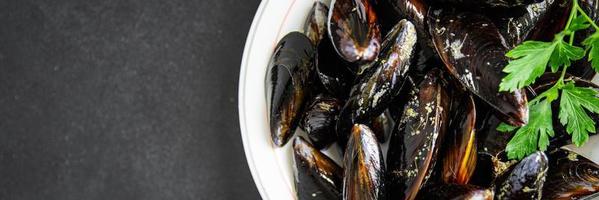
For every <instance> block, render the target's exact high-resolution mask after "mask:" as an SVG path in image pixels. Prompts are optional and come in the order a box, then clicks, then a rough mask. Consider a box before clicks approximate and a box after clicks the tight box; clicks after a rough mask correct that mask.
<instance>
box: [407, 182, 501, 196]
mask: <svg viewBox="0 0 599 200" xmlns="http://www.w3.org/2000/svg"><path fill="white" fill-rule="evenodd" d="M416 199H421V200H492V199H493V191H491V190H489V189H483V188H481V187H478V186H475V185H462V184H444V185H435V186H429V187H425V188H423V189H422V191H420V192H419V193H418V197H417V198H416Z"/></svg>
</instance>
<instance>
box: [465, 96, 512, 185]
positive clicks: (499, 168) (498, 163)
mask: <svg viewBox="0 0 599 200" xmlns="http://www.w3.org/2000/svg"><path fill="white" fill-rule="evenodd" d="M476 106H477V108H478V109H477V116H478V119H477V120H476V130H477V131H476V132H477V133H476V141H477V144H478V145H477V146H478V147H477V159H476V167H475V169H474V174H473V175H472V178H471V180H470V184H474V185H479V186H483V187H489V186H491V185H492V184H493V181H495V179H496V178H497V177H499V176H500V175H502V174H504V173H505V172H506V171H507V170H508V169H510V168H511V167H512V166H514V165H515V164H517V161H515V160H508V159H507V154H506V152H505V148H506V146H507V144H508V142H509V141H510V139H511V138H512V136H513V135H514V134H513V133H505V132H500V131H497V126H499V124H501V120H499V118H497V117H496V116H495V115H494V114H493V111H492V110H490V108H488V106H486V105H485V104H484V103H478V102H477V104H476Z"/></svg>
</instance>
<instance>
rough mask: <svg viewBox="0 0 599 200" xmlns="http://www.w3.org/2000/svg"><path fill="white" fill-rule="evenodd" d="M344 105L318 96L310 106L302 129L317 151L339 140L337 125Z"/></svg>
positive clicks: (328, 97)
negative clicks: (336, 130) (336, 131)
mask: <svg viewBox="0 0 599 200" xmlns="http://www.w3.org/2000/svg"><path fill="white" fill-rule="evenodd" d="M342 105H343V102H342V101H341V100H339V99H337V98H334V97H330V96H327V95H324V94H319V95H317V96H316V97H315V98H314V99H313V100H312V102H310V103H309V104H308V107H307V109H306V112H305V113H304V116H303V118H302V121H301V122H300V125H301V126H300V127H301V128H302V130H304V131H305V132H306V133H307V134H308V137H309V138H310V141H312V144H314V146H315V147H316V148H317V149H322V148H324V147H327V146H328V145H330V144H332V143H334V142H335V141H336V140H337V134H336V133H335V124H336V122H337V117H338V115H339V111H340V110H341V106H342Z"/></svg>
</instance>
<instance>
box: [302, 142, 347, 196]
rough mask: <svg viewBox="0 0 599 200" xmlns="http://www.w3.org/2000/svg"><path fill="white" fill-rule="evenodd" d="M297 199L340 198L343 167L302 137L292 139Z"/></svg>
mask: <svg viewBox="0 0 599 200" xmlns="http://www.w3.org/2000/svg"><path fill="white" fill-rule="evenodd" d="M293 153H294V157H293V158H294V159H293V161H294V163H295V187H296V191H297V196H298V197H299V199H322V200H326V199H341V186H342V183H343V182H342V181H343V178H342V177H343V169H341V167H339V166H338V165H337V164H336V163H335V162H334V161H333V160H331V159H330V158H329V157H327V156H326V155H324V154H322V153H321V152H320V151H318V150H317V149H316V148H314V147H313V146H312V145H310V143H308V142H307V141H306V140H304V139H303V138H302V137H296V138H295V140H294V141H293Z"/></svg>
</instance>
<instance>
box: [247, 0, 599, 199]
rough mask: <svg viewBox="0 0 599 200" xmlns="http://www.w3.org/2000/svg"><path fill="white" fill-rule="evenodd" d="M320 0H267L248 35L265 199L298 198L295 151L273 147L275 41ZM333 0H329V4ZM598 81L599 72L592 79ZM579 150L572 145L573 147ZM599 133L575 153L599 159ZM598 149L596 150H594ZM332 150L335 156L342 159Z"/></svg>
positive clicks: (250, 144) (250, 132)
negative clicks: (270, 81)
mask: <svg viewBox="0 0 599 200" xmlns="http://www.w3.org/2000/svg"><path fill="white" fill-rule="evenodd" d="M315 1H317V0H263V1H262V3H261V4H260V7H259V8H258V11H257V13H256V16H255V17H254V21H253V22H252V26H251V29H250V32H249V34H248V37H247V41H246V44H245V49H244V53H243V60H242V63H241V72H240V75H239V99H238V100H239V121H240V128H241V136H242V139H243V147H244V149H245V156H246V158H247V161H248V165H249V168H250V171H251V173H252V176H253V178H254V182H255V183H256V187H257V188H258V191H259V192H260V195H261V196H262V198H263V199H273V200H284V199H296V198H297V197H296V195H295V188H294V185H293V166H292V150H291V147H290V146H291V145H290V143H291V142H289V143H288V144H287V145H286V146H285V147H283V148H278V147H275V146H274V144H273V143H272V140H271V138H270V130H269V125H268V123H267V121H268V120H267V107H266V94H265V88H264V80H265V76H266V67H267V65H268V61H269V59H270V57H271V54H272V52H273V49H274V48H275V45H276V44H277V42H278V41H279V39H281V38H282V37H283V36H285V34H287V33H289V32H292V31H302V29H303V25H304V22H305V19H306V17H307V16H308V14H309V11H310V9H311V7H312V5H313V3H314V2H315ZM329 1H330V0H327V1H325V2H326V3H327V4H328V2H329ZM594 82H595V83H597V82H598V81H597V77H595V80H594ZM571 148H572V149H575V148H574V147H571ZM597 148H599V137H596V136H594V137H591V141H589V143H588V144H587V145H585V149H583V150H578V151H577V152H578V153H580V154H582V155H583V156H586V157H588V158H591V159H592V160H594V161H595V162H599V155H598V154H599V150H598V149H597ZM593 152H595V153H593ZM335 157H338V155H337V156H335V155H333V159H334V160H336V161H338V158H335Z"/></svg>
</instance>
